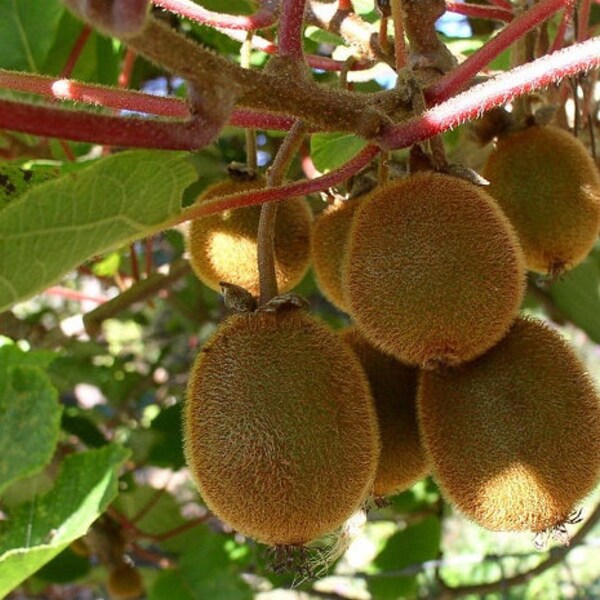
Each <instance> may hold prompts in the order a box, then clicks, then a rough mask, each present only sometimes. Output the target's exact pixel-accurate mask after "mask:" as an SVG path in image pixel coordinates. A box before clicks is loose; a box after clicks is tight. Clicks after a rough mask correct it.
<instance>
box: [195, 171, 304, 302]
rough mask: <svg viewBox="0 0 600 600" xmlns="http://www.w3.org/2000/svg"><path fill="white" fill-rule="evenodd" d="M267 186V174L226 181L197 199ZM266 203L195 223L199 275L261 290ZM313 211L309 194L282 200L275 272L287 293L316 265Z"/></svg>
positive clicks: (212, 282) (213, 283)
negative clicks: (259, 235) (259, 248)
mask: <svg viewBox="0 0 600 600" xmlns="http://www.w3.org/2000/svg"><path fill="white" fill-rule="evenodd" d="M264 186H265V181H264V179H260V178H259V179H251V180H247V181H234V180H226V181H220V182H218V183H216V184H214V185H212V186H210V187H208V188H207V189H206V190H205V191H204V192H203V193H202V195H201V196H200V197H199V198H198V200H197V203H202V202H207V201H209V200H214V199H216V198H219V197H222V196H227V195H229V194H236V193H240V192H244V191H248V190H255V189H260V188H262V187H264ZM260 210H261V207H260V206H250V207H247V208H237V209H233V210H226V211H223V212H221V213H218V214H214V215H209V216H207V217H201V218H199V219H194V220H193V221H192V222H191V223H190V229H189V236H188V250H189V253H190V262H191V265H192V267H193V269H194V272H195V273H196V275H197V276H198V278H199V279H200V280H201V281H202V282H203V283H204V284H205V285H207V286H208V287H210V288H212V289H213V290H215V291H219V289H220V283H221V282H222V281H225V282H228V283H232V284H235V285H238V286H242V287H243V288H245V289H247V290H248V291H249V292H250V293H251V294H253V295H254V296H258V294H259V280H258V260H257V233H258V222H259V219H260ZM311 225H312V212H311V210H310V207H309V206H308V204H307V202H306V200H304V198H290V199H288V200H284V201H282V202H281V203H280V204H279V208H278V210H277V220H276V223H275V271H276V274H277V285H278V287H279V290H281V291H282V292H286V291H288V290H290V289H292V288H293V287H294V286H295V285H297V284H298V283H299V282H300V280H301V279H302V277H304V275H305V273H306V271H307V270H308V267H309V264H310V232H311Z"/></svg>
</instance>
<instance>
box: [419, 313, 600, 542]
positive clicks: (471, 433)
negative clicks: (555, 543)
mask: <svg viewBox="0 0 600 600" xmlns="http://www.w3.org/2000/svg"><path fill="white" fill-rule="evenodd" d="M418 413H419V422H420V427H421V433H422V439H423V443H424V445H425V448H426V450H427V452H428V454H429V456H430V458H431V464H432V468H433V471H434V476H435V478H436V479H437V482H438V483H439V485H440V487H441V489H442V491H443V492H444V494H445V495H446V497H447V498H448V499H449V500H450V501H451V502H453V503H454V504H455V505H456V507H457V508H458V509H459V510H460V511H461V512H463V513H464V514H465V515H466V516H467V517H469V518H471V519H472V520H473V521H475V522H476V523H478V524H479V525H481V526H482V527H485V528H486V529H491V530H494V531H535V532H541V531H545V530H549V529H552V528H555V527H557V526H559V525H561V524H562V523H563V522H565V521H566V520H567V518H568V517H569V515H570V513H571V512H572V511H573V509H574V508H575V505H576V503H578V502H580V501H581V500H582V499H583V498H584V497H585V496H586V495H587V494H588V493H589V492H591V491H592V489H593V488H594V486H595V485H596V483H597V482H598V477H599V476H600V400H599V398H598V395H597V392H596V390H595V388H594V385H593V384H592V382H591V380H590V378H589V377H588V376H587V374H586V371H585V367H584V366H583V365H582V364H581V362H580V361H579V359H578V357H577V356H576V354H575V352H574V351H573V350H572V349H571V348H570V347H569V346H568V344H567V343H566V342H565V340H564V339H563V338H562V337H561V336H560V335H559V334H558V333H556V332H555V331H553V330H552V329H550V328H549V327H547V326H546V325H545V324H544V323H542V322H541V321H539V320H536V319H530V318H519V319H518V320H517V321H516V322H515V324H514V325H513V327H512V328H511V330H510V332H509V333H508V334H507V335H506V337H505V338H504V339H503V340H502V341H501V342H500V343H499V344H498V345H497V346H495V347H494V348H493V349H492V350H490V351H489V352H487V353H486V354H484V355H483V356H481V357H480V358H478V359H477V360H475V361H473V362H471V363H469V364H468V365H463V366H461V367H458V368H456V369H451V368H445V369H440V370H438V371H431V372H423V373H422V376H421V381H420V386H419V393H418Z"/></svg>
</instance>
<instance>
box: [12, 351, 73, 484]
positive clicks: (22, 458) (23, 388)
mask: <svg viewBox="0 0 600 600" xmlns="http://www.w3.org/2000/svg"><path fill="white" fill-rule="evenodd" d="M52 358H53V356H52V353H50V352H43V353H41V354H39V353H35V352H30V353H27V352H23V351H21V350H20V349H19V348H18V347H17V346H12V345H8V346H3V347H2V348H0V493H1V492H2V490H4V489H5V488H6V487H7V486H9V485H10V484H11V483H12V482H13V481H16V480H17V479H20V478H22V477H26V476H28V475H31V474H33V473H35V472H36V471H39V470H40V469H41V468H42V467H44V466H45V465H47V464H48V463H49V462H50V460H51V458H52V455H53V453H54V448H55V447H56V443H57V442H58V434H59V431H60V415H61V412H62V409H61V406H60V403H59V401H58V394H57V392H56V389H55V388H54V387H53V386H52V384H51V383H50V380H49V379H48V377H47V376H46V375H45V374H44V373H43V372H42V371H41V369H39V368H37V367H38V366H41V367H44V366H45V365H46V364H48V362H50V361H51V360H52Z"/></svg>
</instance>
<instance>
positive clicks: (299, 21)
mask: <svg viewBox="0 0 600 600" xmlns="http://www.w3.org/2000/svg"><path fill="white" fill-rule="evenodd" d="M305 7H306V0H281V16H280V17H279V34H278V39H279V48H278V54H279V56H285V57H288V58H292V59H294V60H302V26H303V23H304V9H305Z"/></svg>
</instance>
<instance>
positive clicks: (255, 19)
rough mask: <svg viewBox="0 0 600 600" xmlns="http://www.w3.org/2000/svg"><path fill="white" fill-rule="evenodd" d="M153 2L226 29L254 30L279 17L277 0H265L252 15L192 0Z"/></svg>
mask: <svg viewBox="0 0 600 600" xmlns="http://www.w3.org/2000/svg"><path fill="white" fill-rule="evenodd" d="M152 4H154V5H156V6H161V7H162V8H164V9H166V10H168V11H170V12H172V13H175V14H177V15H179V16H181V17H186V18H188V19H190V20H191V21H195V22H196V23H202V24H204V25H209V26H211V27H223V28H225V29H241V30H244V31H253V30H255V29H264V28H265V27H270V26H271V25H273V23H275V20H276V19H277V12H276V11H277V5H278V2H277V0H267V1H265V0H263V2H261V7H260V8H259V9H258V10H257V11H256V12H255V13H254V14H252V15H230V14H226V13H218V12H214V11H212V10H207V9H206V8H202V6H199V5H198V4H196V3H194V2H192V1H191V0H152Z"/></svg>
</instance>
